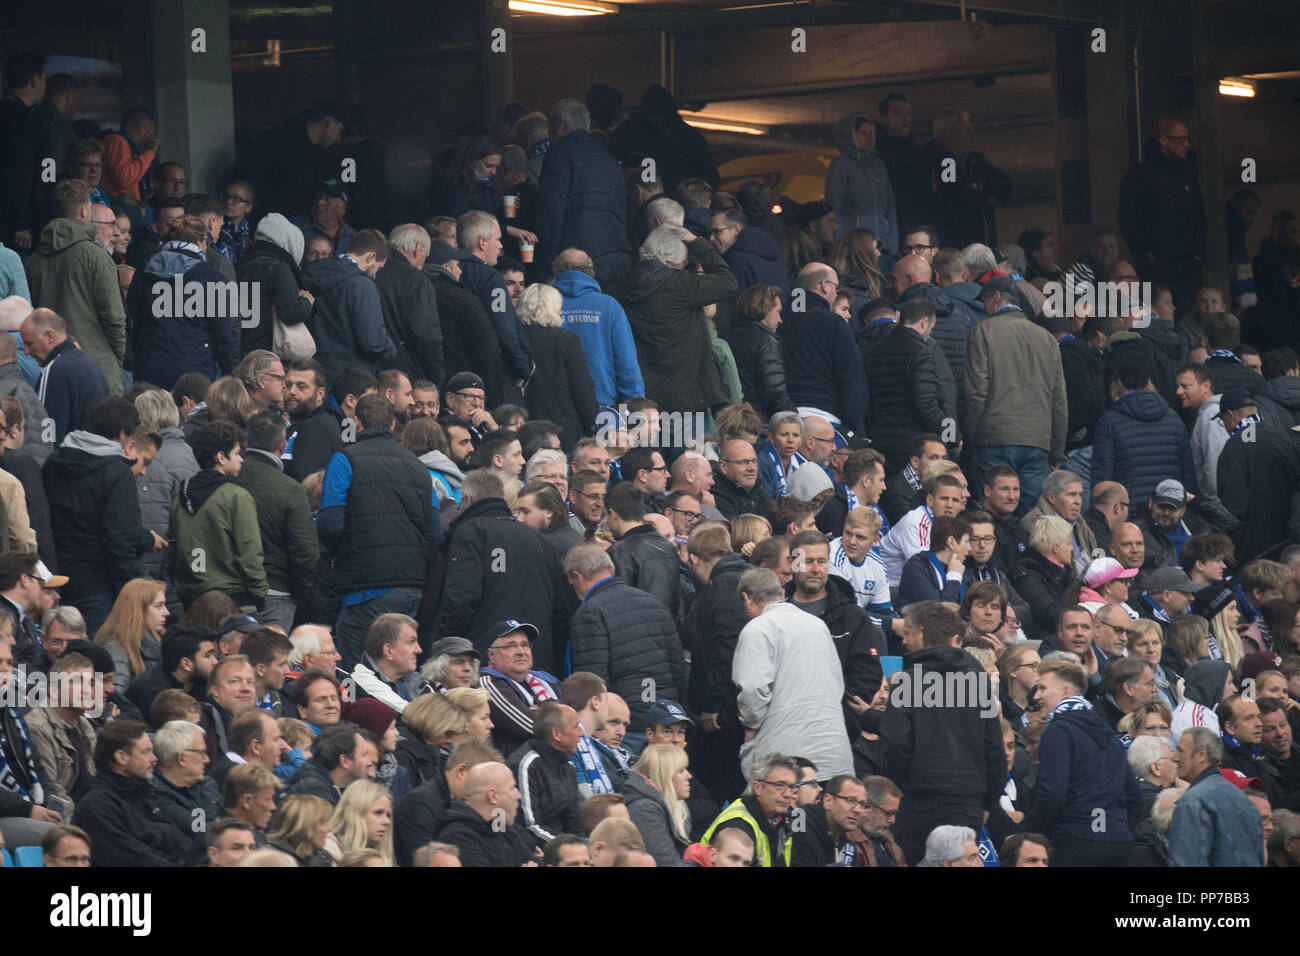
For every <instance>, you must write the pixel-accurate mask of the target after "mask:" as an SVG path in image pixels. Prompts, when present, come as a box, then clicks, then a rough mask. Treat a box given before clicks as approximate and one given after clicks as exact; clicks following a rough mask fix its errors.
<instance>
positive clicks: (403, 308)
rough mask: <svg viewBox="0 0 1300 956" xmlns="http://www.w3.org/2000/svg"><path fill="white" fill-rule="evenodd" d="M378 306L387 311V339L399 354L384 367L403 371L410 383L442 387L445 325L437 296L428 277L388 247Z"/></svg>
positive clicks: (378, 279) (380, 276)
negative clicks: (419, 381) (420, 380)
mask: <svg viewBox="0 0 1300 956" xmlns="http://www.w3.org/2000/svg"><path fill="white" fill-rule="evenodd" d="M375 285H376V286H378V287H379V303H380V305H381V306H382V307H383V310H384V324H385V325H386V326H387V327H388V337H389V338H390V339H392V340H393V344H394V345H395V346H397V355H396V356H395V357H394V358H391V359H388V360H387V361H386V362H384V367H385V368H396V369H401V370H402V371H403V372H405V373H406V375H407V377H408V378H410V379H411V381H415V380H416V379H417V378H427V379H429V380H430V381H431V382H435V383H437V384H438V385H441V384H442V382H443V381H445V380H444V379H443V371H442V323H441V322H440V321H439V320H438V293H437V292H435V291H434V287H433V283H432V282H431V281H429V277H428V276H427V275H425V274H424V273H423V272H421V271H420V270H418V269H416V268H415V267H414V266H412V265H411V263H410V262H408V261H407V259H406V256H404V255H402V253H401V251H400V250H398V249H396V248H393V247H391V246H390V247H389V250H388V261H387V262H386V263H384V267H383V268H382V269H380V270H379V274H378V275H376V276H375Z"/></svg>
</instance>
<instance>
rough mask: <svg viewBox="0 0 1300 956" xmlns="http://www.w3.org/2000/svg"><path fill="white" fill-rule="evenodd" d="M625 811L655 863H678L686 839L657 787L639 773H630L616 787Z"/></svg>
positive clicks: (671, 864)
mask: <svg viewBox="0 0 1300 956" xmlns="http://www.w3.org/2000/svg"><path fill="white" fill-rule="evenodd" d="M620 792H621V793H622V794H623V803H624V805H626V807H627V815H628V817H629V818H630V819H631V821H632V822H633V823H634V824H636V828H637V830H638V831H639V832H640V834H641V839H643V840H644V841H645V848H646V852H647V853H649V854H650V855H651V856H652V857H654V858H655V863H656V865H658V866H681V865H682V857H683V855H684V854H685V853H686V850H687V848H688V847H689V846H690V840H688V839H687V838H686V837H685V836H683V835H682V834H681V833H680V832H679V831H678V829H677V823H676V821H675V820H673V817H672V814H671V813H669V812H668V804H667V802H666V801H665V800H664V795H663V794H662V793H661V792H660V790H659V788H658V787H656V786H655V785H654V784H653V783H651V782H650V780H649V778H647V777H645V776H644V775H643V774H640V773H633V774H631V775H630V776H629V777H628V778H627V779H626V780H624V781H623V786H622V788H621V789H620Z"/></svg>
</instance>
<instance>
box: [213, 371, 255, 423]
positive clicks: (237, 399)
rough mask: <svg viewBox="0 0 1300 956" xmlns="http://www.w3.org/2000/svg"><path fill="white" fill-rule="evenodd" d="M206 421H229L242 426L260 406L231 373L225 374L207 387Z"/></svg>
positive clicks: (246, 388)
mask: <svg viewBox="0 0 1300 956" xmlns="http://www.w3.org/2000/svg"><path fill="white" fill-rule="evenodd" d="M207 403H208V421H209V422H230V424H232V425H238V426H239V427H240V428H243V427H244V426H246V425H247V424H248V420H249V419H250V418H252V417H253V416H254V415H256V414H257V413H258V412H260V411H262V407H261V406H260V405H258V404H257V402H255V401H253V399H252V398H251V397H249V394H248V387H247V386H246V385H244V383H243V382H241V381H240V380H239V379H237V378H235V377H234V376H233V375H226V376H223V377H222V378H219V379H217V380H216V381H215V382H213V383H212V387H211V388H209V389H208V396H207Z"/></svg>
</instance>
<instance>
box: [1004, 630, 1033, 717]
mask: <svg viewBox="0 0 1300 956" xmlns="http://www.w3.org/2000/svg"><path fill="white" fill-rule="evenodd" d="M1040 663H1041V658H1039V656H1038V649H1037V648H1035V647H1034V646H1033V645H1032V644H1012V645H1011V646H1010V647H1008V648H1007V649H1006V650H1005V651H1003V652H1002V653H1001V654H999V655H998V677H999V678H1000V681H999V684H1000V691H1001V696H1002V716H1003V717H1005V718H1007V720H1010V721H1012V722H1013V726H1015V727H1019V726H1021V721H1022V720H1023V718H1024V715H1025V708H1026V707H1028V706H1029V692H1030V691H1031V690H1033V688H1034V685H1035V684H1037V683H1038V665H1039V664H1040Z"/></svg>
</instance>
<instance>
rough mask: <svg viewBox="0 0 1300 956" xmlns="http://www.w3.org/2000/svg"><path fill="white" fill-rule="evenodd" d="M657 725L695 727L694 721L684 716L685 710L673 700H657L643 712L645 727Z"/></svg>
mask: <svg viewBox="0 0 1300 956" xmlns="http://www.w3.org/2000/svg"><path fill="white" fill-rule="evenodd" d="M651 724H658V725H659V726H660V727H671V726H672V725H673V724H690V725H691V726H694V725H695V721H693V720H691V718H689V717H687V716H686V710H685V709H684V708H683V707H682V705H681V704H679V703H677V701H675V700H657V701H655V702H654V703H653V704H651V705H650V709H649V710H647V711H646V712H645V725H646V726H647V727H649V726H650V725H651Z"/></svg>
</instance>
